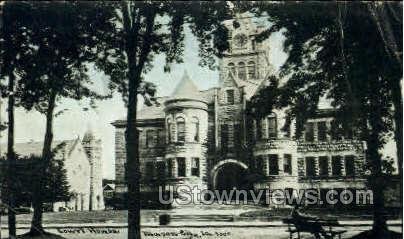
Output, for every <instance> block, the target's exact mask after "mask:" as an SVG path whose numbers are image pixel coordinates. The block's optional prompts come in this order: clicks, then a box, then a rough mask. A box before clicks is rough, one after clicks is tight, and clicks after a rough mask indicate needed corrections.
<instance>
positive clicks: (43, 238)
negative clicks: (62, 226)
mask: <svg viewBox="0 0 404 239" xmlns="http://www.w3.org/2000/svg"><path fill="white" fill-rule="evenodd" d="M17 239H66V238H64V237H62V236H59V235H56V234H53V233H49V232H44V233H42V234H40V235H33V234H31V233H29V232H28V233H25V234H22V235H19V236H17Z"/></svg>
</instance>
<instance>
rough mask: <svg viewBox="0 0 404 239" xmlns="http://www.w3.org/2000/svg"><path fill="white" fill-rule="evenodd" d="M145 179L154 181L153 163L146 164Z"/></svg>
mask: <svg viewBox="0 0 404 239" xmlns="http://www.w3.org/2000/svg"><path fill="white" fill-rule="evenodd" d="M145 171H146V173H145V179H148V180H150V179H152V178H153V177H154V164H153V162H146V170H145Z"/></svg>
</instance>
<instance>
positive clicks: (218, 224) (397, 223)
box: [1, 220, 402, 229]
mask: <svg viewBox="0 0 404 239" xmlns="http://www.w3.org/2000/svg"><path fill="white" fill-rule="evenodd" d="M339 223H340V224H341V226H344V227H367V226H371V225H372V224H373V221H370V220H366V221H347V220H343V221H339ZM387 224H388V225H389V226H394V227H397V226H402V221H401V220H389V221H387ZM30 226H31V225H30V224H17V228H18V229H28V228H30ZM141 226H142V227H144V228H156V227H158V228H160V227H168V228H169V227H173V228H181V227H184V228H185V227H206V226H209V227H287V225H286V224H284V223H283V222H282V221H271V222H262V221H249V222H245V221H238V222H237V221H235V222H213V221H212V222H197V221H195V222H192V221H188V222H175V221H174V222H171V223H170V224H168V225H164V226H162V225H159V224H158V222H153V223H142V225H141ZM74 227H94V228H126V227H127V223H109V222H106V223H80V224H77V223H64V224H45V225H44V228H45V229H47V228H49V229H50V228H52V229H57V228H74ZM1 228H2V229H7V228H8V226H7V225H2V227H1Z"/></svg>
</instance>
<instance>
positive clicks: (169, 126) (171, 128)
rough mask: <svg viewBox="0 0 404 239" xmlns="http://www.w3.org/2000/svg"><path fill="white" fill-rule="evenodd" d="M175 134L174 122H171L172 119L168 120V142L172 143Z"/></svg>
mask: <svg viewBox="0 0 404 239" xmlns="http://www.w3.org/2000/svg"><path fill="white" fill-rule="evenodd" d="M173 132H174V127H173V122H171V120H170V119H168V120H167V141H168V142H172V141H173V137H172V136H173Z"/></svg>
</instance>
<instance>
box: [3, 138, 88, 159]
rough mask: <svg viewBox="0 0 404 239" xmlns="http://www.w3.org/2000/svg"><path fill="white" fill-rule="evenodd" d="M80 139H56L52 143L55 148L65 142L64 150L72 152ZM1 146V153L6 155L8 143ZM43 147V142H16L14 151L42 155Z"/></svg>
mask: <svg viewBox="0 0 404 239" xmlns="http://www.w3.org/2000/svg"><path fill="white" fill-rule="evenodd" d="M79 141H80V139H78V138H77V139H73V140H54V141H53V143H52V148H53V149H55V148H56V147H57V146H58V145H61V144H62V143H64V144H65V146H64V150H66V152H71V150H72V149H73V148H74V147H75V146H76V144H77V142H79ZM0 147H1V148H2V149H4V150H2V152H1V154H2V155H6V154H7V145H6V144H1V145H0ZM42 148H43V142H37V141H36V142H35V141H33V142H26V143H16V144H14V151H15V153H16V154H18V155H21V156H31V155H34V156H40V155H41V154H42Z"/></svg>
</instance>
